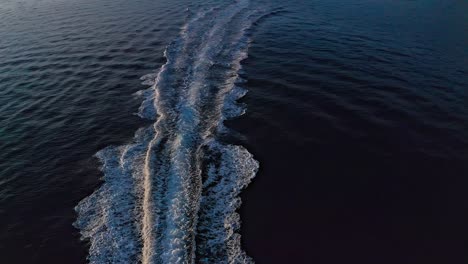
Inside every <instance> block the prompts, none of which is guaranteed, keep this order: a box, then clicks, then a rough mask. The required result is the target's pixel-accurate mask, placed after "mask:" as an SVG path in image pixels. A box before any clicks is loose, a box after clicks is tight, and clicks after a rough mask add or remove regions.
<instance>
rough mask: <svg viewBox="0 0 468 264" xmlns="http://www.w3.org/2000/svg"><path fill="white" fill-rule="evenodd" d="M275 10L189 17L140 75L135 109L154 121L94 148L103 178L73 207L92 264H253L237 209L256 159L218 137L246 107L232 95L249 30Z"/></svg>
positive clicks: (236, 5) (230, 8)
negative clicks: (121, 140) (157, 64)
mask: <svg viewBox="0 0 468 264" xmlns="http://www.w3.org/2000/svg"><path fill="white" fill-rule="evenodd" d="M273 11H275V10H263V9H259V8H253V7H252V6H251V5H250V3H249V1H247V0H240V1H236V2H233V3H229V4H225V5H221V6H216V7H211V8H204V9H203V10H199V11H197V12H194V13H192V14H190V16H189V18H188V22H187V23H186V24H185V25H184V27H183V28H182V29H181V32H180V34H179V36H178V37H177V38H176V39H175V40H174V41H173V42H172V43H171V44H170V45H169V46H168V47H167V49H166V51H165V57H166V60H167V62H166V63H165V64H164V65H163V66H162V67H161V69H160V70H159V72H158V73H157V74H149V75H146V76H143V77H142V79H143V80H144V84H148V85H150V86H151V87H150V88H149V89H147V90H143V91H141V92H140V95H141V96H143V103H142V105H141V107H140V111H139V114H140V116H141V117H143V118H147V119H151V120H154V121H155V123H154V124H153V125H152V126H150V127H146V128H142V129H140V130H139V131H138V132H137V133H136V135H135V138H134V140H133V142H132V143H131V144H128V145H124V146H119V147H108V148H106V149H103V150H102V151H100V152H99V153H97V156H98V157H99V159H100V160H101V161H102V164H103V165H102V171H103V173H104V184H103V185H102V186H101V187H100V188H99V189H98V190H97V191H95V192H94V193H93V194H92V195H90V196H89V197H87V198H85V199H84V200H82V201H81V202H80V204H79V205H78V206H77V207H76V211H77V212H78V215H79V217H78V219H77V221H76V222H75V226H76V227H78V228H79V229H80V230H81V234H82V236H83V238H84V239H89V240H90V242H91V247H90V252H89V257H88V258H89V260H90V262H91V263H135V262H141V263H145V264H146V263H194V262H197V263H251V262H253V261H252V259H251V258H250V257H248V256H247V255H246V253H245V252H244V251H243V250H242V249H241V247H240V235H239V228H240V220H239V215H238V214H237V213H236V210H237V209H238V208H239V206H240V203H241V201H240V198H239V193H240V191H241V190H242V189H243V188H245V187H246V186H247V185H248V183H249V182H250V181H251V180H252V178H253V177H254V176H255V174H256V171H257V169H258V166H259V165H258V162H257V161H256V160H254V158H253V157H252V155H251V154H250V153H249V152H248V151H247V150H246V149H245V148H243V147H242V146H235V145H230V144H227V143H224V142H222V140H220V139H219V137H220V136H222V135H223V134H226V133H230V132H229V129H228V128H226V127H225V126H224V125H223V121H224V120H226V119H229V118H232V117H236V116H239V115H241V114H243V113H244V111H245V106H244V105H241V104H239V103H237V102H236V100H237V99H239V98H241V97H242V96H244V95H245V93H246V91H245V90H244V89H243V88H241V87H240V85H239V84H241V83H242V79H241V78H240V77H239V75H238V72H239V70H240V69H241V65H240V63H241V61H242V60H243V59H245V58H246V57H247V48H248V45H249V33H248V32H249V29H250V28H251V27H252V25H253V24H254V23H255V22H256V21H258V20H259V19H260V18H262V17H263V16H265V15H268V14H271V13H272V12H273Z"/></svg>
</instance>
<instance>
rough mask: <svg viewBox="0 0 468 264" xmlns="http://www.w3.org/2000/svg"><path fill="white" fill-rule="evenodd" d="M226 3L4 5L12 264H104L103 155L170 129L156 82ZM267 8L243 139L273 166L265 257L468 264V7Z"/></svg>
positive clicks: (247, 222)
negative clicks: (147, 104) (89, 235)
mask: <svg viewBox="0 0 468 264" xmlns="http://www.w3.org/2000/svg"><path fill="white" fill-rule="evenodd" d="M224 2H226V3H229V1H214V0H213V1H209V0H207V1H200V2H195V1H188V0H182V1H169V0H136V1H122V0H116V1H110V0H101V1H97V0H77V1H68V0H29V1H21V0H2V2H0V263H86V258H87V255H88V250H89V242H87V241H81V240H80V230H78V229H76V228H75V227H74V226H73V225H72V224H73V223H74V222H75V221H76V219H77V213H76V212H75V210H74V207H75V206H76V205H77V204H78V203H79V202H80V201H81V200H82V199H84V198H85V197H87V196H88V195H90V194H92V193H93V191H95V190H96V189H97V188H98V187H99V186H101V184H102V181H101V178H102V176H103V173H102V172H101V171H100V170H99V166H100V162H99V160H98V159H96V158H95V157H94V155H95V154H96V152H98V151H99V150H102V149H103V148H105V147H108V146H112V145H113V146H119V145H125V144H128V143H129V142H130V141H132V138H133V136H134V134H135V131H137V129H138V128H141V127H145V126H149V125H150V124H152V123H153V121H149V120H145V119H141V118H140V117H139V116H137V115H136V114H135V113H137V112H138V109H139V107H140V105H141V102H142V98H141V97H139V96H137V95H136V93H137V92H138V91H140V90H142V89H144V88H145V87H144V86H142V85H141V84H140V83H141V80H140V77H141V76H143V75H145V74H149V73H155V72H157V70H158V68H160V67H161V66H162V65H163V64H165V63H166V58H165V57H164V56H163V53H164V50H165V49H166V47H167V45H169V44H170V43H171V42H172V41H173V40H174V39H175V38H176V37H177V36H178V35H179V32H180V31H181V27H182V26H183V25H184V24H186V23H187V21H188V19H189V18H190V17H191V16H193V14H192V13H193V12H196V11H197V10H199V9H203V8H206V7H210V6H214V5H217V4H220V3H221V4H222V3H224ZM240 2H242V1H240ZM260 6H261V7H262V8H263V7H264V8H265V9H266V10H274V11H273V12H267V13H266V15H265V16H262V18H260V19H258V20H256V21H255V22H254V23H253V25H252V27H250V28H249V37H250V39H251V43H250V48H249V49H248V58H246V59H245V60H243V61H242V62H241V64H242V66H243V68H242V70H240V76H241V77H242V78H243V79H244V80H245V82H243V83H242V84H240V86H242V88H245V89H247V90H248V93H247V95H246V96H245V97H243V98H242V99H240V102H241V103H243V104H246V105H247V111H246V113H245V114H244V115H243V116H241V117H237V118H235V119H234V120H229V121H227V122H226V124H227V126H228V127H230V128H233V129H234V130H235V131H236V132H232V138H231V136H228V137H227V139H225V140H226V141H230V142H235V143H236V144H240V145H243V146H245V147H246V149H247V150H249V152H250V153H252V154H253V155H254V158H255V159H256V160H257V161H258V162H259V164H260V169H259V172H258V173H257V175H256V177H255V178H254V179H253V181H252V183H251V184H250V185H249V187H248V188H247V189H246V190H244V191H243V193H242V195H241V197H242V201H243V203H242V207H241V209H240V214H241V218H242V227H241V235H242V244H243V249H244V250H245V251H246V252H247V254H248V255H249V256H250V257H252V259H253V260H254V261H255V262H257V263H327V264H331V263H333V264H335V263H369V264H370V263H372V264H375V263H382V264H383V263H389V264H390V263H392V264H394V263H424V264H428V263H438V264H445V263H450V264H458V263H467V261H468V224H467V223H468V192H467V191H466V190H467V188H468V178H467V176H468V77H467V76H468V49H467V47H468V2H467V1H459V0H448V1H436V0H426V1H423V0H414V1H409V0H405V1H403V0H392V1H390V0H382V1H373V0H356V1H337V0H329V1H322V0H316V1H315V0H308V1H300V0H291V1H287V2H284V1H274V0H261V1H260V0H258V1H255V0H251V1H250V3H249V9H250V10H252V9H254V8H260ZM187 8H188V10H187ZM192 10H193V11H192ZM246 10H248V9H246ZM244 11H245V10H244ZM241 13H242V12H239V14H237V15H236V16H241ZM221 18H222V16H221ZM233 19H235V17H234V18H233ZM219 20H221V19H219ZM233 21H235V20H233ZM206 23H208V22H206ZM209 29H210V28H209V27H208V28H207V30H209ZM230 30H232V31H234V29H232V28H231V29H230ZM221 43H223V42H221ZM208 47H210V46H209V45H208ZM216 47H217V45H213V47H211V48H213V49H214V48H216ZM207 78H208V77H207ZM209 80H210V81H211V79H209ZM96 263H98V262H96ZM100 263H106V262H105V261H104V262H100Z"/></svg>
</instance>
